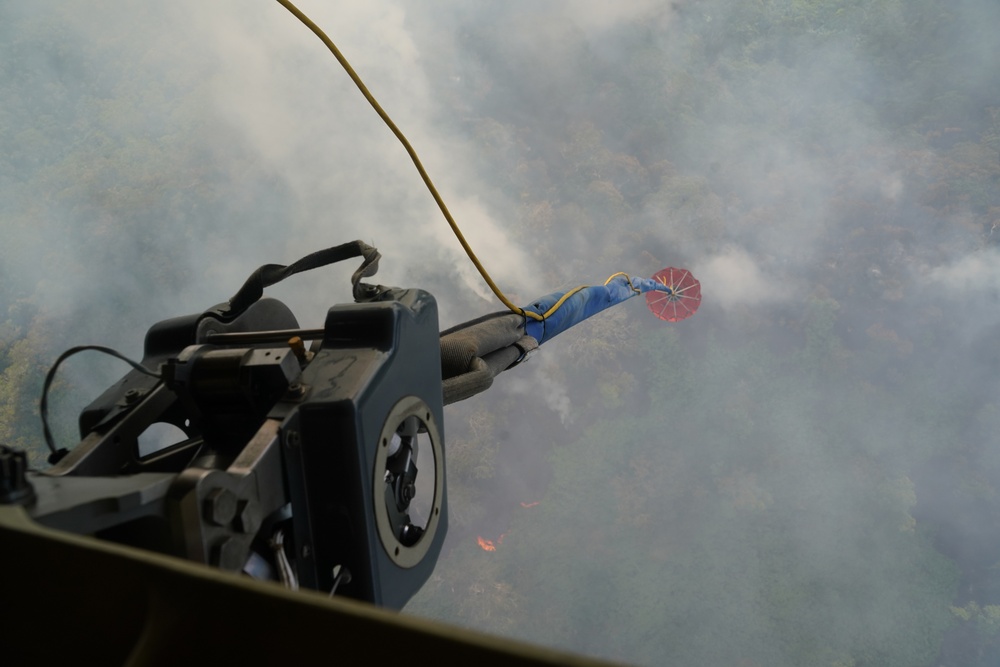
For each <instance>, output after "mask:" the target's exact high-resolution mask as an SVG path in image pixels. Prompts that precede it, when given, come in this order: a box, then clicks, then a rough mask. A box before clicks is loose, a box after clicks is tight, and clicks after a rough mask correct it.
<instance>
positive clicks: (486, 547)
mask: <svg viewBox="0 0 1000 667" xmlns="http://www.w3.org/2000/svg"><path fill="white" fill-rule="evenodd" d="M476 541H477V542H479V546H481V547H482V548H483V551H496V550H497V547H496V545H495V544H493V541H492V540H485V539H483V538H482V537H477V538H476Z"/></svg>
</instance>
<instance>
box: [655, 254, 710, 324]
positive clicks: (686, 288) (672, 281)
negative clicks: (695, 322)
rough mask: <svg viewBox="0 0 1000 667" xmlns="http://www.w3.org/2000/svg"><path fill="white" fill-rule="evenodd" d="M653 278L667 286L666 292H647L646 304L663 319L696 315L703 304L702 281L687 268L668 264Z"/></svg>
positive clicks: (673, 320)
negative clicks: (677, 267)
mask: <svg viewBox="0 0 1000 667" xmlns="http://www.w3.org/2000/svg"><path fill="white" fill-rule="evenodd" d="M653 280H656V281H657V282H660V283H662V284H664V285H666V286H667V291H664V292H661V291H655V292H646V305H647V306H649V309H650V310H651V311H653V314H654V315H656V316H657V317H659V318H660V319H661V320H666V321H667V322H678V321H680V320H683V319H685V318H688V317H691V316H692V315H694V313H695V311H696V310H698V306H700V305H701V283H700V282H698V280H697V279H696V278H695V277H694V276H692V275H691V272H690V271H688V270H687V269H675V268H674V267H672V266H668V267H667V268H665V269H663V270H662V271H658V272H657V273H656V274H655V275H654V276H653Z"/></svg>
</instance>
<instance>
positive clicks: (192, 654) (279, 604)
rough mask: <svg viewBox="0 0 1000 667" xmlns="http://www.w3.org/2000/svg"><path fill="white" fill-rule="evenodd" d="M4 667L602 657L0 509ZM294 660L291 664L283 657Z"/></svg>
mask: <svg viewBox="0 0 1000 667" xmlns="http://www.w3.org/2000/svg"><path fill="white" fill-rule="evenodd" d="M0 568H2V573H3V574H2V575H0V576H2V578H0V627H2V628H3V635H4V644H5V645H4V648H3V656H2V660H0V662H2V664H3V665H5V666H6V665H21V664H30V665H42V664H45V665H50V664H51V665H59V664H88V665H192V664H198V665H217V666H221V665H227V666H228V665H241V664H244V665H257V664H286V665H304V664H326V663H329V664H334V663H340V664H359V662H358V661H359V658H362V659H363V660H364V663H365V664H405V662H404V661H410V660H414V659H420V660H427V659H431V660H435V661H436V662H438V663H439V664H442V663H443V664H462V665H509V664H512V663H516V664H525V665H599V664H606V663H600V662H596V661H594V660H590V659H586V658H581V657H576V656H571V655H567V654H561V653H557V652H554V651H550V650H547V649H542V648H538V647H533V646H529V645H526V644H519V643H516V642H513V641H510V640H508V639H501V638H498V637H491V636H487V635H482V634H478V633H474V632H470V631H467V630H462V629H459V628H454V627H450V626H446V625H443V624H439V623H435V622H431V621H427V620H424V619H419V618H413V617H410V616H405V615H401V614H398V613H395V612H390V611H386V610H384V609H380V608H377V607H373V606H371V605H367V604H363V603H359V602H354V601H351V600H340V599H330V598H328V597H326V596H323V595H320V594H318V593H314V592H292V591H288V590H286V589H284V588H282V587H281V586H279V585H277V584H270V583H266V582H258V581H254V580H252V579H249V578H247V577H242V576H238V575H233V574H228V573H224V572H221V571H219V570H215V569H213V568H209V567H204V566H201V565H198V564H195V563H189V562H186V561H182V560H179V559H175V558H171V557H169V556H163V555H160V554H155V553H151V552H145V551H141V550H138V549H132V548H129V547H123V546H120V545H117V544H112V543H108V542H102V541H100V540H96V539H92V538H87V537H81V536H78V535H72V534H68V533H63V532H60V531H54V530H51V529H48V528H44V527H41V526H39V525H37V524H35V523H34V522H32V521H31V520H30V519H29V518H28V516H27V515H26V514H25V513H24V511H23V510H21V508H20V507H17V506H9V505H0ZM289 661H291V662H289Z"/></svg>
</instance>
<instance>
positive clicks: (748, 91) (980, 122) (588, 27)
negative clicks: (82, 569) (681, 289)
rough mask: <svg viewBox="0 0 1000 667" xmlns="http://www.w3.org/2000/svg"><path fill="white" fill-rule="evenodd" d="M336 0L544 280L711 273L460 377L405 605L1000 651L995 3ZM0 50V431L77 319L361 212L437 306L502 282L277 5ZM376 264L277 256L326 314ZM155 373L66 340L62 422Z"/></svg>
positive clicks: (570, 640) (121, 26) (195, 306)
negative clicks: (443, 484)
mask: <svg viewBox="0 0 1000 667" xmlns="http://www.w3.org/2000/svg"><path fill="white" fill-rule="evenodd" d="M301 7H302V9H303V10H304V11H305V12H306V13H308V14H309V15H310V16H311V17H312V18H313V19H314V20H315V21H316V22H317V23H318V24H319V25H320V26H322V27H323V28H324V29H325V30H327V32H328V33H329V34H330V36H331V37H332V38H333V39H334V41H336V42H337V43H338V45H339V46H340V48H341V49H342V50H343V51H344V52H345V54H346V55H347V56H348V58H349V59H350V60H351V61H352V63H353V65H354V66H355V68H356V69H357V70H358V72H359V73H360V74H361V76H362V77H363V78H364V79H365V81H366V83H367V84H368V86H369V87H370V89H371V90H372V92H373V93H374V94H375V96H376V97H377V98H378V99H379V101H380V102H381V103H382V104H383V106H384V107H385V108H386V110H387V111H388V112H389V113H390V115H392V117H393V118H394V120H395V121H396V122H397V124H398V125H399V126H400V127H401V128H402V129H403V130H404V132H406V134H407V135H408V136H409V138H410V140H411V141H412V143H413V144H414V146H415V147H416V149H417V150H418V151H419V153H420V156H421V159H422V160H423V162H424V164H425V165H426V167H427V169H428V171H429V172H430V173H431V175H432V177H433V178H434V179H435V182H436V184H437V185H438V187H439V188H440V190H441V192H442V194H443V196H444V198H445V200H446V201H447V202H448V203H449V206H450V207H451V208H452V211H453V213H454V214H455V217H456V218H457V219H458V221H459V223H460V224H461V225H462V227H463V230H464V231H465V232H466V234H467V236H468V237H469V240H470V242H471V243H472V245H473V247H475V248H476V249H477V251H478V252H479V254H480V257H481V258H482V259H483V261H484V263H485V264H486V265H487V268H488V269H489V270H490V271H491V272H492V273H493V275H494V278H496V279H497V281H498V282H499V283H500V284H501V286H502V288H503V289H504V290H505V291H507V292H508V293H509V294H511V295H515V296H516V299H515V300H517V301H519V302H521V303H527V302H529V301H530V300H531V299H532V298H534V297H537V296H540V295H542V294H546V293H548V292H551V291H554V290H556V289H559V288H567V287H571V286H573V285H576V284H580V283H596V282H598V281H603V280H604V278H606V277H607V276H608V275H610V274H612V273H614V272H616V271H628V272H630V273H635V274H642V275H651V274H652V273H654V272H655V271H657V270H659V269H660V268H662V267H664V266H668V265H672V266H683V267H685V268H688V269H690V270H691V271H692V272H693V273H694V275H695V276H696V277H698V278H699V279H700V280H701V283H702V293H703V306H702V308H701V310H700V311H699V312H698V314H697V315H696V316H695V317H694V318H692V319H690V320H686V321H684V322H681V323H677V324H673V325H671V324H666V323H663V322H661V321H659V320H657V319H655V318H654V317H652V316H651V315H650V314H649V312H648V311H647V310H646V309H645V308H644V307H643V306H642V304H641V302H640V300H638V299H637V300H635V301H634V302H632V303H628V304H625V305H623V306H621V307H619V308H617V309H615V310H614V311H612V312H608V313H605V314H602V315H601V316H598V317H597V318H594V320H592V321H589V322H587V323H586V324H584V325H582V326H580V327H577V328H576V329H575V330H574V331H572V332H569V333H566V334H563V335H562V336H560V337H559V338H558V339H556V340H555V341H553V342H551V343H547V344H546V345H545V347H544V348H543V349H542V350H541V352H540V353H539V354H538V355H537V356H536V358H535V359H534V360H532V362H531V363H530V364H527V365H526V366H522V367H519V368H517V369H515V370H512V371H511V372H510V373H508V374H505V375H504V376H501V377H500V378H498V380H497V382H496V384H495V385H494V386H493V388H492V389H491V390H490V391H489V392H487V393H485V394H483V395H481V396H479V397H476V398H473V399H470V400H469V401H466V402H465V403H462V404H459V405H457V406H455V407H454V409H451V411H450V412H449V413H448V414H447V420H448V421H447V441H448V448H447V464H448V483H449V506H450V510H451V527H450V532H449V536H448V540H447V542H446V545H445V552H444V554H443V556H442V558H441V559H440V561H439V564H438V567H437V569H436V572H435V575H434V577H433V578H432V580H431V581H430V582H429V583H428V584H427V586H425V588H424V589H423V591H421V593H420V594H419V595H418V596H417V597H416V598H415V599H414V600H413V601H412V602H411V603H410V605H409V606H408V607H407V613H413V614H419V615H424V616H429V617H432V618H436V619H440V620H444V621H447V622H450V623H458V624H462V625H466V626H470V627H474V628H477V629H481V630H485V631H487V632H491V633H499V634H503V635H507V636H512V637H516V638H521V639H527V640H530V641H534V642H539V643H543V644H547V645H551V646H556V647H560V648H567V649H570V650H573V651H577V652H583V653H587V654H592V655H596V656H600V657H606V658H610V659H614V660H620V661H624V662H631V663H638V664H650V665H653V664H691V665H734V666H735V665H741V666H744V667H747V666H750V665H823V666H829V667H834V666H836V667H848V666H850V667H863V666H868V665H880V666H881V665H900V666H907V667H911V666H915V665H948V666H957V665H982V666H987V665H996V664H997V663H998V662H1000V575H998V567H1000V442H998V440H997V433H998V432H1000V400H998V398H997V397H998V388H1000V387H998V380H997V378H998V372H1000V352H998V348H997V345H996V342H995V340H996V336H997V333H998V329H1000V308H998V306H1000V304H998V296H1000V251H998V247H1000V246H998V245H997V242H998V241H1000V187H998V186H1000V76H998V72H1000V40H997V39H996V34H997V30H998V28H1000V5H997V4H996V3H995V2H993V1H992V0H956V1H955V2H949V3H941V2H937V1H935V0H913V1H911V2H903V1H902V0H878V1H875V2H860V1H857V0H826V1H820V0H794V1H793V0H762V1H761V2H755V3H733V2H723V1H721V0H702V1H693V0H691V1H675V2H655V1H652V0H635V1H633V2H620V3H616V4H614V5H607V6H605V5H602V4H601V3H572V2H567V1H557V0H551V1H547V2H531V3H529V2H506V3H488V4H481V3H464V2H457V1H451V2H447V1H446V2H436V3H427V2H408V3H402V2H394V1H392V0H379V1H375V2H340V3H321V2H303V3H302V5H301ZM0 51H2V56H3V57H2V58H0V63H3V64H2V66H0V99H2V100H3V101H2V103H0V148H2V150H0V224H2V230H3V237H2V238H3V242H2V244H0V441H3V442H6V443H7V444H11V445H17V446H21V447H29V448H31V449H32V451H33V453H34V454H35V455H36V456H37V457H38V459H39V460H40V459H41V456H42V452H41V449H40V448H39V447H38V442H39V432H40V429H39V427H38V424H37V400H38V395H39V390H40V386H41V379H42V376H43V374H44V370H45V368H46V367H47V365H48V364H49V363H50V362H51V361H52V359H54V358H55V356H56V355H57V354H58V353H59V351H61V350H62V349H64V348H65V347H68V346H70V345H74V344H82V343H100V344H104V345H110V346H113V347H117V348H119V349H121V350H122V351H124V352H126V353H128V354H130V355H132V356H139V351H140V349H141V342H142V336H143V334H144V332H145V330H146V329H147V328H148V327H149V326H150V325H151V324H153V323H154V322H156V321H158V320H161V319H164V318H166V317H170V316H174V315H178V314H184V313H189V312H195V311H199V310H201V309H204V308H206V307H208V306H210V305H213V304H215V303H218V302H221V301H224V300H225V299H227V298H228V297H229V296H231V295H232V293H233V292H234V291H235V290H236V289H237V288H238V286H239V285H240V284H241V283H242V281H243V279H244V278H245V277H246V276H247V275H248V274H249V273H250V272H251V271H252V270H253V269H254V268H256V267H257V266H259V265H260V264H263V263H266V262H277V263H287V262H290V261H292V260H294V259H297V258H298V257H300V256H302V255H305V254H307V253H308V252H311V251H313V250H316V249H319V248H322V247H327V246H332V245H335V244H338V243H341V242H343V241H347V240H352V239H355V238H360V239H362V240H364V241H366V242H369V243H372V244H374V245H376V246H378V247H379V249H380V250H381V252H382V255H383V262H382V269H381V271H380V273H379V275H378V280H379V281H380V282H382V283H385V284H395V285H401V286H413V287H422V288H425V289H427V290H429V291H431V292H432V293H433V294H435V296H436V297H437V299H438V302H439V304H440V309H441V314H442V328H444V327H446V326H449V325H451V324H454V323H456V322H460V321H464V320H468V319H472V318H473V317H476V316H478V315H481V314H484V313H487V312H490V311H494V310H498V309H499V308H500V307H499V305H498V304H497V303H496V302H495V300H494V299H493V297H492V296H491V295H490V294H489V293H488V291H487V290H486V289H485V287H484V286H483V285H482V282H481V280H480V279H479V277H478V275H477V274H476V273H475V272H474V270H473V268H472V266H471V264H470V263H469V262H468V261H467V260H466V259H465V258H464V255H463V254H462V251H461V248H460V247H459V245H458V243H457V241H455V239H454V238H453V237H452V236H451V233H450V231H449V230H448V228H447V226H446V224H445V222H444V221H443V220H442V219H441V217H440V214H439V213H438V212H437V210H436V208H435V206H434V203H433V200H432V199H431V197H430V195H429V194H427V192H426V190H425V189H424V188H423V185H422V184H421V182H420V180H419V178H418V176H417V174H416V172H415V171H414V169H413V166H412V165H411V164H410V162H409V160H408V158H407V156H406V154H405V152H404V151H403V149H402V147H400V146H399V144H398V143H397V142H396V140H395V139H394V138H393V136H392V135H391V133H390V132H389V131H388V130H387V129H386V128H385V126H384V125H382V123H381V121H380V120H379V119H378V118H377V116H376V115H375V113H374V112H372V111H371V109H370V108H369V107H368V106H367V104H366V102H365V101H364V99H363V98H362V97H361V95H360V94H359V93H358V92H357V90H356V89H355V88H354V87H353V84H351V82H350V81H349V79H348V78H347V76H346V75H345V74H344V73H343V71H342V70H340V68H339V66H338V65H337V64H336V62H335V61H334V59H333V58H332V57H331V56H330V55H329V53H328V52H327V51H326V50H325V48H324V47H323V46H322V44H321V43H320V42H319V41H318V40H316V39H315V37H314V36H313V35H311V34H310V33H309V32H308V31H307V30H306V29H305V28H304V27H303V26H301V25H300V24H299V23H298V22H297V21H295V20H294V18H293V17H291V16H290V15H289V14H288V13H287V12H286V11H285V10H284V9H283V8H281V7H280V6H279V5H278V4H277V3H274V2H263V1H260V2H254V3H247V2H241V3H236V2H232V1H227V2H217V3H195V2H191V1H189V0H184V1H182V2H175V3H170V4H169V5H158V4H150V3H142V2H135V1H130V0H101V1H98V2H92V3H87V4H85V5H84V4H79V5H78V4H76V3H56V2H51V1H48V0H42V1H38V2H32V3H20V4H19V5H12V4H10V3H7V4H5V5H3V6H0ZM354 268H355V267H353V266H350V267H347V266H345V267H343V268H335V269H331V270H327V271H325V272H323V273H318V274H317V273H313V274H307V275H305V276H302V277H297V278H294V279H292V280H291V281H289V284H288V286H287V287H285V286H282V288H280V289H275V290H273V291H272V292H270V293H272V294H274V295H275V296H278V297H279V298H282V299H284V300H286V301H287V302H288V303H289V304H290V305H292V306H293V308H294V309H295V310H296V312H297V314H298V315H299V319H300V321H301V322H302V323H303V324H306V325H317V324H318V323H319V322H321V321H322V317H323V316H324V314H325V311H326V308H327V307H328V306H330V305H332V304H334V303H337V302H343V301H346V300H348V299H349V290H348V287H349V282H348V277H349V275H350V272H351V271H353V269H354ZM122 372H123V369H122V368H121V367H120V366H119V365H117V362H113V361H111V360H104V359H98V360H93V359H86V358H80V359H79V360H74V361H73V362H70V363H69V364H68V365H67V370H66V373H65V375H64V379H63V380H62V382H61V384H60V386H59V387H58V388H57V395H56V396H55V397H54V399H55V400H54V405H53V408H52V410H53V412H55V413H58V415H59V417H60V418H59V420H58V427H57V429H56V430H57V432H58V437H59V438H60V439H61V440H62V441H64V442H71V441H72V439H73V437H74V431H73V422H74V417H75V413H76V411H78V410H79V409H80V407H82V406H83V405H84V404H86V403H87V402H89V400H90V399H92V398H93V397H94V395H96V392H97V391H98V390H100V389H102V388H103V387H105V386H106V385H107V384H108V383H109V382H111V381H112V380H113V379H115V378H116V377H117V376H118V375H120V374H121V373H122ZM477 538H481V539H482V541H483V542H484V543H485V544H486V546H491V547H493V548H494V550H492V551H488V550H486V549H483V548H481V546H480V544H479V540H477ZM487 541H488V542H487Z"/></svg>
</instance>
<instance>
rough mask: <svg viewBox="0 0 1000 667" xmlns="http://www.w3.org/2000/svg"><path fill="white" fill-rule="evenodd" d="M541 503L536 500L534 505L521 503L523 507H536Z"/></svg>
mask: <svg viewBox="0 0 1000 667" xmlns="http://www.w3.org/2000/svg"><path fill="white" fill-rule="evenodd" d="M540 502H541V501H540V500H536V501H535V502H533V503H521V507H534V506H535V505H537V504H538V503H540Z"/></svg>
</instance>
